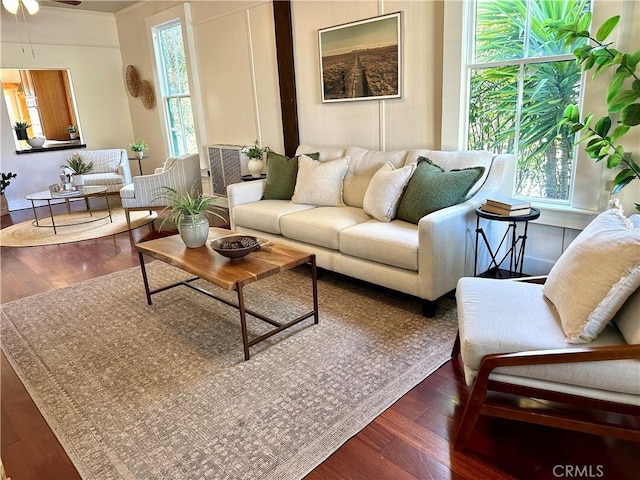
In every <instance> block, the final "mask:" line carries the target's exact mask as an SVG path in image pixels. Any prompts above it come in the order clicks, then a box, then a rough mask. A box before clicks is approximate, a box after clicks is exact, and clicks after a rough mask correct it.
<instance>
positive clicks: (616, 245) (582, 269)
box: [543, 203, 640, 343]
mask: <svg viewBox="0 0 640 480" xmlns="http://www.w3.org/2000/svg"><path fill="white" fill-rule="evenodd" d="M638 287H640V229H638V228H634V227H633V225H632V223H631V221H629V219H627V218H625V217H624V214H623V212H622V208H621V207H620V206H619V205H618V204H617V203H616V204H613V206H612V207H611V208H609V209H608V210H606V211H605V212H603V213H601V214H600V215H598V216H597V217H596V218H595V219H594V220H593V221H592V222H591V223H590V224H589V225H587V227H586V228H585V229H584V230H583V231H582V232H580V234H579V235H578V236H577V237H576V239H575V240H574V241H573V242H572V243H571V244H570V245H569V247H568V248H567V249H566V250H565V252H564V253H563V254H562V255H561V256H560V258H559V259H558V261H557V262H556V264H555V265H554V266H553V268H552V269H551V272H549V276H548V278H547V281H546V282H545V285H544V289H543V292H544V295H545V296H546V297H547V298H548V299H549V300H550V301H551V302H552V303H553V304H554V305H555V307H556V309H557V310H558V314H559V315H560V320H561V322H562V329H563V330H564V333H565V336H566V337H567V341H568V342H569V343H588V342H590V341H592V340H594V339H595V338H596V337H597V336H598V334H600V332H601V331H602V330H603V329H604V327H605V326H606V325H607V323H609V321H610V320H611V318H613V316H614V315H615V314H616V312H617V311H618V310H619V309H620V307H621V306H622V305H623V304H624V302H625V301H626V300H627V298H628V297H629V296H630V295H631V294H632V293H633V292H634V291H635V290H636V289H637V288H638Z"/></svg>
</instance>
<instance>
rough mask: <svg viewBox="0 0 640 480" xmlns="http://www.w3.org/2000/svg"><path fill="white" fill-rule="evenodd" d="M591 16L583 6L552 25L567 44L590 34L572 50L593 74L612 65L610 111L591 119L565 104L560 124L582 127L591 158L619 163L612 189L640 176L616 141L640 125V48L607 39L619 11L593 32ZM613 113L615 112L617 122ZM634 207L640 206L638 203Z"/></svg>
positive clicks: (608, 96) (576, 129)
mask: <svg viewBox="0 0 640 480" xmlns="http://www.w3.org/2000/svg"><path fill="white" fill-rule="evenodd" d="M591 18H592V16H591V13H590V12H587V13H585V14H583V15H582V16H581V17H580V18H579V19H578V21H577V22H574V23H561V22H554V23H552V24H551V27H553V28H555V29H556V36H557V38H559V39H564V41H565V44H567V45H571V44H572V43H573V42H574V41H575V40H577V39H579V38H585V37H586V38H588V39H589V40H590V42H591V44H588V45H584V46H581V47H578V48H576V49H575V50H574V51H573V54H574V56H575V57H576V61H577V62H578V63H579V64H580V65H582V68H583V70H585V71H588V70H591V69H592V68H594V69H595V72H594V74H593V78H594V79H595V78H596V77H597V76H598V75H599V74H600V73H602V72H604V71H607V70H610V69H613V70H614V71H613V77H612V78H611V80H610V82H609V85H608V88H607V93H606V98H605V101H606V105H607V113H608V115H607V116H604V117H602V118H600V119H599V120H597V121H595V122H594V121H593V120H594V114H588V115H587V116H586V117H585V118H584V120H582V121H580V110H579V109H578V107H577V106H576V105H569V106H567V107H566V109H565V110H564V117H563V119H562V120H561V121H560V122H559V125H558V126H559V127H560V126H562V125H565V124H566V125H568V126H569V128H570V132H571V133H573V134H575V133H578V132H581V137H580V140H579V142H587V144H586V147H585V151H586V153H587V155H589V157H590V158H592V159H594V160H595V161H596V162H599V161H601V160H605V161H606V166H607V168H612V169H613V168H617V169H619V172H618V173H617V174H616V177H615V178H614V179H613V188H612V189H611V193H612V194H615V193H618V192H619V191H620V190H622V189H623V188H624V187H625V186H627V185H628V184H629V183H631V182H632V181H633V180H638V179H640V166H639V165H638V164H637V163H636V162H635V161H634V160H633V158H632V154H631V152H626V151H625V149H624V148H623V146H622V145H620V144H617V142H618V141H619V140H620V139H621V138H622V137H623V136H624V135H626V134H627V132H629V129H631V128H633V127H637V126H638V125H640V78H638V75H637V74H636V69H637V66H638V63H639V60H640V50H637V51H636V52H635V53H633V54H630V53H623V52H619V51H618V50H616V49H615V48H613V47H612V46H611V43H606V39H607V37H608V36H609V35H610V34H611V32H612V31H613V30H614V29H615V27H616V26H617V24H618V21H619V20H620V16H619V15H618V16H615V17H611V18H609V19H607V20H605V22H604V23H603V24H602V25H601V26H600V27H599V28H598V30H597V32H596V34H595V36H594V35H593V34H591V33H589V30H588V29H589V26H590V25H591ZM612 117H618V120H617V121H616V122H615V123H617V125H615V124H614V120H613V119H612ZM635 207H636V210H638V211H640V203H636V204H635Z"/></svg>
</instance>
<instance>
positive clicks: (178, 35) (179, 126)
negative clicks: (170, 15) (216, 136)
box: [153, 20, 198, 157]
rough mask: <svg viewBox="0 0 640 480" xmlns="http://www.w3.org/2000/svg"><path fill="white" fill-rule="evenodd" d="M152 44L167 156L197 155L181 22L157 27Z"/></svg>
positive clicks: (176, 21) (154, 30) (177, 21)
mask: <svg viewBox="0 0 640 480" xmlns="http://www.w3.org/2000/svg"><path fill="white" fill-rule="evenodd" d="M153 40H154V50H155V54H156V64H157V69H158V77H159V79H158V80H159V85H160V92H161V94H162V106H163V108H164V113H165V121H166V129H167V137H168V142H169V149H170V153H171V155H172V156H174V157H177V156H180V155H185V154H187V153H198V142H197V140H196V133H195V125H194V120H193V110H192V107H191V95H190V93H189V76H188V74H187V62H186V58H185V48H184V41H183V39H182V25H181V22H180V20H175V21H173V22H170V23H166V24H163V25H159V26H156V27H155V28H154V29H153Z"/></svg>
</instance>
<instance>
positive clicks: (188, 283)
mask: <svg viewBox="0 0 640 480" xmlns="http://www.w3.org/2000/svg"><path fill="white" fill-rule="evenodd" d="M138 256H139V258H140V269H141V271H142V279H143V282H144V290H145V294H146V297H147V303H148V304H149V305H151V295H153V294H155V293H159V292H163V291H165V290H168V289H170V288H173V287H177V286H180V285H183V286H185V287H189V288H191V289H192V290H196V291H198V292H200V293H203V294H205V295H207V296H209V297H211V298H214V299H216V300H218V301H220V302H222V303H225V304H227V305H229V306H231V307H233V308H236V309H237V310H238V311H239V312H240V327H241V329H242V346H243V350H244V359H245V360H249V358H250V351H249V348H250V347H252V346H253V345H256V344H257V343H260V342H262V341H263V340H266V339H267V338H269V337H271V336H273V335H275V334H277V333H280V332H282V331H283V330H286V329H288V328H290V327H292V326H294V325H296V324H298V323H300V322H302V321H304V320H306V319H307V318H311V317H313V319H314V323H315V324H317V323H319V321H320V319H319V316H318V272H317V268H316V257H315V255H309V259H308V263H309V264H310V265H311V289H312V296H313V310H311V311H308V312H306V313H303V314H302V315H300V316H298V317H296V318H294V319H293V320H291V321H289V322H286V323H282V322H280V321H277V320H274V319H272V318H270V317H267V316H266V315H263V314H261V313H259V312H256V311H255V310H251V309H248V308H246V306H245V301H244V288H243V287H244V282H238V283H237V284H236V286H235V287H234V290H236V293H237V298H238V302H237V303H233V302H230V301H229V300H227V299H225V298H221V297H219V296H217V295H215V294H213V293H211V292H209V291H208V290H204V289H202V288H200V287H198V286H196V285H193V284H192V282H194V281H195V280H198V279H199V277H192V278H189V279H187V280H183V281H180V282H176V283H173V284H170V285H166V286H163V287H160V288H157V289H155V290H151V289H150V288H149V280H148V277H147V270H146V268H145V263H144V254H143V253H142V252H138ZM247 315H251V316H252V317H254V318H257V319H258V320H261V321H263V322H265V323H268V324H269V325H272V326H273V327H274V328H273V329H271V330H269V331H268V332H266V333H264V334H262V335H260V336H258V337H256V338H253V339H249V333H248V330H247Z"/></svg>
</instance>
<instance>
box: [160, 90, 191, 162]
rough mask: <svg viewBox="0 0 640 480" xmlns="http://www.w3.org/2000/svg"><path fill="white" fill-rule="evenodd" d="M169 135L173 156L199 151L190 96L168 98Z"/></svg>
mask: <svg viewBox="0 0 640 480" xmlns="http://www.w3.org/2000/svg"><path fill="white" fill-rule="evenodd" d="M167 113H168V117H169V135H170V138H169V140H170V144H171V153H172V155H173V156H176V157H177V156H180V155H186V154H187V153H198V143H197V141H196V131H195V126H194V123H193V111H192V110H191V99H190V98H168V99H167Z"/></svg>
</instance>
